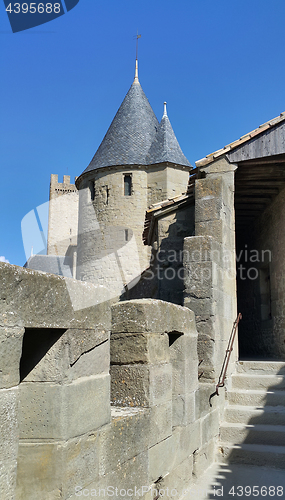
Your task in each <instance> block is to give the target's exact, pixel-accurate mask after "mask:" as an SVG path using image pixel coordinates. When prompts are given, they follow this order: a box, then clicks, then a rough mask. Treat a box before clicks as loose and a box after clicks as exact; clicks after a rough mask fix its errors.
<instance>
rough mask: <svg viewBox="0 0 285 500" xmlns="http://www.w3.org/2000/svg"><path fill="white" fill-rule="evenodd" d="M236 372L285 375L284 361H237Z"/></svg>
mask: <svg viewBox="0 0 285 500" xmlns="http://www.w3.org/2000/svg"><path fill="white" fill-rule="evenodd" d="M236 368H237V372H238V373H248V374H253V375H285V362H283V361H238V363H237V364H236Z"/></svg>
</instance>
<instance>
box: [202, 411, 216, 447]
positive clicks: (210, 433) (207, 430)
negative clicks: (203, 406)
mask: <svg viewBox="0 0 285 500" xmlns="http://www.w3.org/2000/svg"><path fill="white" fill-rule="evenodd" d="M219 429H220V423H219V409H218V408H216V409H215V410H213V411H211V412H210V413H208V415H206V416H205V417H204V418H203V419H202V420H201V430H202V443H203V444H204V443H207V442H208V441H211V439H213V438H216V437H217V436H218V434H219Z"/></svg>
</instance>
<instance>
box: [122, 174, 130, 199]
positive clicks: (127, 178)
mask: <svg viewBox="0 0 285 500" xmlns="http://www.w3.org/2000/svg"><path fill="white" fill-rule="evenodd" d="M131 194H132V176H131V175H130V174H124V195H125V196H131Z"/></svg>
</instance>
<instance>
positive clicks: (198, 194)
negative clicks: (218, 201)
mask: <svg viewBox="0 0 285 500" xmlns="http://www.w3.org/2000/svg"><path fill="white" fill-rule="evenodd" d="M222 194H223V178H222V176H219V177H217V178H214V179H213V178H212V177H211V178H205V179H198V180H197V181H196V183H195V198H196V200H201V199H212V198H219V197H220V198H221V197H222Z"/></svg>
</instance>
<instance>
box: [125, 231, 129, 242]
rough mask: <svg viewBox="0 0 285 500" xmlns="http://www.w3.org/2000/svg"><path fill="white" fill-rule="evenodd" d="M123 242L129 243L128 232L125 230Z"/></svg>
mask: <svg viewBox="0 0 285 500" xmlns="http://www.w3.org/2000/svg"><path fill="white" fill-rule="evenodd" d="M125 241H129V230H128V229H125Z"/></svg>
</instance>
